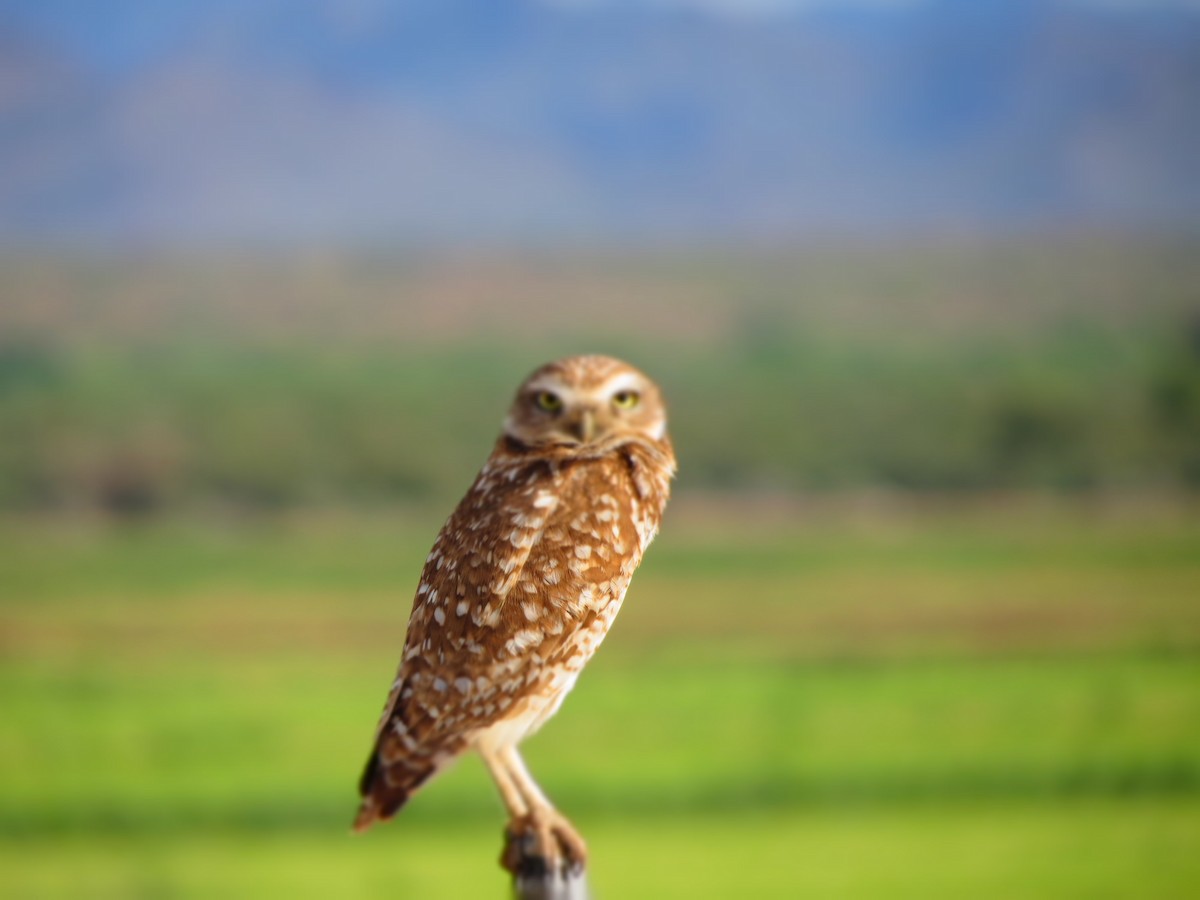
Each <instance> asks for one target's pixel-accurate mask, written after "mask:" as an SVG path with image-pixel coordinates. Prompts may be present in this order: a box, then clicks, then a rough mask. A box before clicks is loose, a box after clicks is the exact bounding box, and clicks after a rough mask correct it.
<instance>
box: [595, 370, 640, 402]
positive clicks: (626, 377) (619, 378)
mask: <svg viewBox="0 0 1200 900" xmlns="http://www.w3.org/2000/svg"><path fill="white" fill-rule="evenodd" d="M644 387H645V383H644V381H643V380H642V378H641V377H640V376H639V375H637V373H635V372H618V373H617V374H616V375H613V376H612V377H611V378H609V379H608V380H607V381H605V382H604V383H602V384H601V385H600V387H599V388H598V389H597V391H596V393H597V394H599V395H601V396H604V397H609V396H611V395H613V394H616V393H618V392H619V391H640V390H642V389H643V388H644Z"/></svg>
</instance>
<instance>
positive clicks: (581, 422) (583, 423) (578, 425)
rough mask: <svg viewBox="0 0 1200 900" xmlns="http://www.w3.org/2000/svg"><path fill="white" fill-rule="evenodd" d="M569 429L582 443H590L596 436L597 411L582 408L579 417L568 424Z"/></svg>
mask: <svg viewBox="0 0 1200 900" xmlns="http://www.w3.org/2000/svg"><path fill="white" fill-rule="evenodd" d="M567 430H568V431H570V433H571V434H572V435H573V436H574V437H576V438H578V439H579V442H580V443H581V444H590V443H591V442H592V439H593V438H594V437H595V436H596V413H595V412H593V411H592V410H590V409H585V410H582V411H581V412H580V413H579V417H578V418H577V419H575V420H574V421H572V422H571V423H570V424H569V425H568V426H567Z"/></svg>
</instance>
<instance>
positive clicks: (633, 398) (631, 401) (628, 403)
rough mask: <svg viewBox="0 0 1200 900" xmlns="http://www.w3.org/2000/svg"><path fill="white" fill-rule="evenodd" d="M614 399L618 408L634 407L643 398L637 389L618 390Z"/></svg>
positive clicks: (614, 403)
mask: <svg viewBox="0 0 1200 900" xmlns="http://www.w3.org/2000/svg"><path fill="white" fill-rule="evenodd" d="M612 399H613V405H614V406H616V408H617V409H633V408H634V407H635V406H637V405H638V403H640V402H641V399H642V398H641V396H640V395H639V394H638V392H637V391H617V392H616V393H615V394H613V398H612Z"/></svg>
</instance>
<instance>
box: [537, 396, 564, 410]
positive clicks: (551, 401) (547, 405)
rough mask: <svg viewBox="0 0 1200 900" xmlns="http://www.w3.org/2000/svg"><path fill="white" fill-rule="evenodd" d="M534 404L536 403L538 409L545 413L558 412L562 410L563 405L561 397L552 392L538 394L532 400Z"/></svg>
mask: <svg viewBox="0 0 1200 900" xmlns="http://www.w3.org/2000/svg"><path fill="white" fill-rule="evenodd" d="M534 402H536V403H537V405H538V409H543V410H545V411H546V412H558V411H559V410H560V409H562V405H563V402H562V397H560V396H558V394H556V393H554V392H553V391H541V392H539V393H538V395H537V397H535V398H534Z"/></svg>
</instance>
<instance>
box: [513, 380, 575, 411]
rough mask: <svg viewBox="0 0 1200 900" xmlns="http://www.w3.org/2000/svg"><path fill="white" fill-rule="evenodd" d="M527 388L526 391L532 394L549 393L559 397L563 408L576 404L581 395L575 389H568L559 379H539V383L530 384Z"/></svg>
mask: <svg viewBox="0 0 1200 900" xmlns="http://www.w3.org/2000/svg"><path fill="white" fill-rule="evenodd" d="M525 388H526V391H527V392H528V393H531V394H536V393H539V392H541V391H549V392H550V393H552V394H555V395H557V396H558V398H559V399H560V400H562V402H563V406H570V405H571V404H572V403H575V402H577V401H578V400H579V394H578V393H577V392H576V390H575V389H574V388H571V387H567V386H566V385H565V384H563V383H562V382H561V381H558V380H557V379H549V378H547V379H540V378H539V379H538V380H537V381H531V382H529V384H527V385H525Z"/></svg>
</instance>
